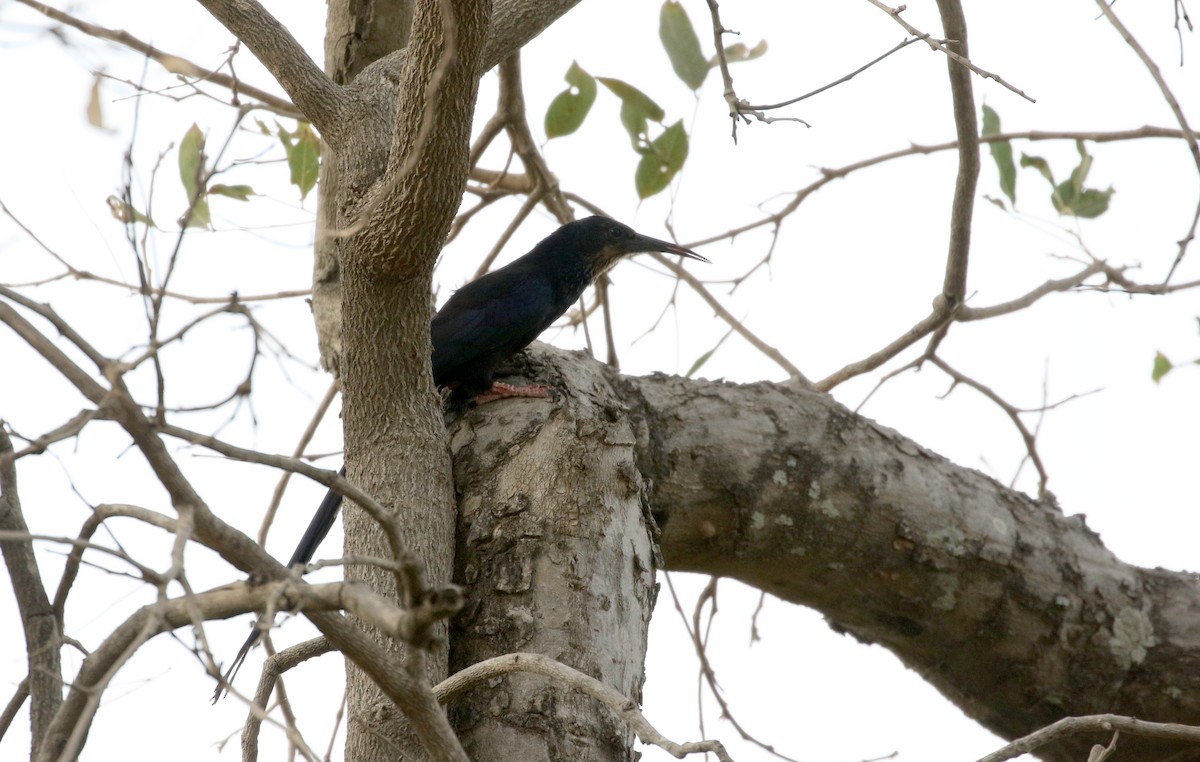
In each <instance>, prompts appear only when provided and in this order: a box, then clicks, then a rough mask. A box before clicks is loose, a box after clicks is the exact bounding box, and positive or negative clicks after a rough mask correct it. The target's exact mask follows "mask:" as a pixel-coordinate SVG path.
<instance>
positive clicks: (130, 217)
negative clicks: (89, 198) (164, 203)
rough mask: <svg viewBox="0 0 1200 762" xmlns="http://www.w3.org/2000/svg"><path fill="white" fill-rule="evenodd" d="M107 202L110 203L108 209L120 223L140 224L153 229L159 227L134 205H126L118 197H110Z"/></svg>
mask: <svg viewBox="0 0 1200 762" xmlns="http://www.w3.org/2000/svg"><path fill="white" fill-rule="evenodd" d="M105 201H106V202H107V203H108V208H109V210H110V211H111V212H112V216H113V218H115V219H116V220H118V221H120V222H124V223H125V224H129V223H130V222H140V223H142V224H144V225H149V226H150V227H152V228H157V227H158V225H157V224H156V223H155V222H154V220H152V219H150V218H149V217H147V216H146V215H144V214H142V213H141V212H139V211H138V210H137V209H135V208H134V207H133V206H132V205H130V204H127V203H125V202H124V201H123V200H121V199H120V198H118V197H117V196H109V197H108V198H107V199H105Z"/></svg>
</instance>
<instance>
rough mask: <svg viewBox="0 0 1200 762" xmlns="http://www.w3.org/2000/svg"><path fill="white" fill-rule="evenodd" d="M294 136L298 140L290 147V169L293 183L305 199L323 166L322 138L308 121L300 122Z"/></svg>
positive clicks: (301, 198) (302, 198) (301, 197)
mask: <svg viewBox="0 0 1200 762" xmlns="http://www.w3.org/2000/svg"><path fill="white" fill-rule="evenodd" d="M293 137H295V138H296V142H295V143H294V144H292V145H291V147H290V148H289V149H288V169H290V170H291V173H292V178H291V179H292V185H295V186H296V187H297V188H299V189H300V200H301V201H303V200H304V198H305V197H306V196H308V192H309V191H310V190H312V189H313V186H315V185H316V184H317V171H318V170H319V169H320V167H321V139H320V138H318V137H317V134H316V133H315V132H313V130H312V127H309V126H308V123H307V122H301V123H300V125H299V126H298V127H297V128H296V132H295V133H293ZM285 145H287V144H286V143H285Z"/></svg>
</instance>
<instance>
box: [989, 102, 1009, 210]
mask: <svg viewBox="0 0 1200 762" xmlns="http://www.w3.org/2000/svg"><path fill="white" fill-rule="evenodd" d="M999 134H1000V115H999V114H997V113H996V111H995V110H994V109H993V108H992V107H991V106H988V105H987V104H984V106H983V135H984V137H987V136H988V135H999ZM988 149H989V150H990V151H991V152H992V161H994V162H996V168H997V169H998V170H999V171H1000V190H1002V191H1004V195H1005V196H1008V200H1009V201H1011V202H1012V203H1013V204H1016V203H1017V168H1016V166H1014V165H1013V152H1012V143H1011V142H1010V141H1007V140H993V141H992V142H990V143H988Z"/></svg>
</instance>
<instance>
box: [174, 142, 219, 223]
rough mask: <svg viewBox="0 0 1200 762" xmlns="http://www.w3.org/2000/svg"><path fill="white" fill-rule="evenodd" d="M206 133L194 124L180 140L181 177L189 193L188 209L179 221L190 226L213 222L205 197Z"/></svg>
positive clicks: (184, 187) (185, 189)
mask: <svg viewBox="0 0 1200 762" xmlns="http://www.w3.org/2000/svg"><path fill="white" fill-rule="evenodd" d="M205 159H206V157H205V155H204V133H203V132H201V131H200V128H199V127H198V126H197V125H196V124H194V123H193V124H192V126H191V127H189V128H188V131H187V132H186V133H184V135H183V140H181V141H180V142H179V179H180V181H181V182H182V183H183V189H184V191H185V192H186V193H187V199H188V204H189V206H188V209H187V211H185V212H184V213H183V214H182V215H181V216H180V218H179V223H180V224H181V225H183V226H184V227H189V228H206V227H208V226H209V225H210V224H211V222H212V215H211V213H210V212H209V210H208V201H207V200H206V199H205V197H204V196H205V187H204V183H205V181H206V180H207V179H208V178H207V176H206V175H207V171H206V169H205V166H204V165H205Z"/></svg>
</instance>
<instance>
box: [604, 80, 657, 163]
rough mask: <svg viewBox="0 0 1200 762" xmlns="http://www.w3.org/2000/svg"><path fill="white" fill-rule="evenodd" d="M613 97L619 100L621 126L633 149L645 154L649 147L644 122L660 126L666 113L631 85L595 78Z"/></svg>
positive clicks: (648, 136) (648, 137) (648, 138)
mask: <svg viewBox="0 0 1200 762" xmlns="http://www.w3.org/2000/svg"><path fill="white" fill-rule="evenodd" d="M596 79H597V80H598V81H599V82H600V84H602V85H604V86H605V87H607V88H608V89H609V91H610V92H612V94H613V95H615V96H617V97H618V98H620V99H621V124H623V125H624V126H625V131H626V132H628V133H629V138H630V140H632V141H633V149H634V150H635V151H637V152H638V153H645V151H646V149H647V147H648V146H649V145H650V135H649V133H648V132H647V129H646V121H647V120H650V121H654V122H658V123H659V124H662V120H663V118H664V117H666V115H667V114H666V112H665V111H663V110H662V106H659V105H658V104H657V103H655V102H654V101H653V99H651V98H650V96H648V95H646V94H645V93H643V92H642V91H641V90H639V89H637V88H636V87H634V86H633V85H631V84H629V83H627V82H622V81H621V80H619V79H612V78H610V77H596Z"/></svg>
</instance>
